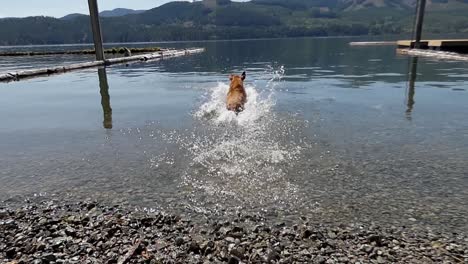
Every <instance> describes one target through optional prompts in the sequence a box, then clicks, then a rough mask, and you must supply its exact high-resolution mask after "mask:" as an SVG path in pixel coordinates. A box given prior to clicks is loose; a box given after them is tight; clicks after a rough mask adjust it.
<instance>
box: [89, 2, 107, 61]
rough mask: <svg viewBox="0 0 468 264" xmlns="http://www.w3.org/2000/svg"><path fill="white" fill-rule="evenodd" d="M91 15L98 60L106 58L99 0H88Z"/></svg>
mask: <svg viewBox="0 0 468 264" xmlns="http://www.w3.org/2000/svg"><path fill="white" fill-rule="evenodd" d="M88 5H89V17H90V18H91V28H92V30H93V40H94V49H95V50H96V60H98V61H102V60H104V49H103V48H102V32H101V24H100V23H99V9H98V4H97V0H88Z"/></svg>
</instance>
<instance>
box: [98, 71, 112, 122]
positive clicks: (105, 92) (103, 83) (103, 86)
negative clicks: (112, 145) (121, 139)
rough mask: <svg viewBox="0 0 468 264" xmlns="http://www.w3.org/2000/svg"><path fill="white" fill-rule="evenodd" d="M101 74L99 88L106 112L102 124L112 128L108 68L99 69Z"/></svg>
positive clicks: (103, 109) (103, 110)
mask: <svg viewBox="0 0 468 264" xmlns="http://www.w3.org/2000/svg"><path fill="white" fill-rule="evenodd" d="M98 75H99V90H100V93H101V105H102V112H103V113H104V121H103V122H102V124H103V125H104V128H106V129H111V128H112V108H111V105H110V95H109V83H108V82H107V72H106V68H99V69H98Z"/></svg>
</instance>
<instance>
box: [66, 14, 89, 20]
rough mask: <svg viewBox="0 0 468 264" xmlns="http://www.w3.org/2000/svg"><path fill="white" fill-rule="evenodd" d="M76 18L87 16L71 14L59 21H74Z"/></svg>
mask: <svg viewBox="0 0 468 264" xmlns="http://www.w3.org/2000/svg"><path fill="white" fill-rule="evenodd" d="M78 17H87V15H84V14H79V13H73V14H68V15H66V16H64V17H61V18H60V19H61V20H73V19H76V18H78Z"/></svg>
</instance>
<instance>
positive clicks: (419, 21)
mask: <svg viewBox="0 0 468 264" xmlns="http://www.w3.org/2000/svg"><path fill="white" fill-rule="evenodd" d="M425 9H426V0H418V7H417V12H416V24H415V25H414V26H415V30H416V31H415V35H414V40H415V41H414V48H415V49H419V48H420V46H421V35H422V28H423V22H424V12H425Z"/></svg>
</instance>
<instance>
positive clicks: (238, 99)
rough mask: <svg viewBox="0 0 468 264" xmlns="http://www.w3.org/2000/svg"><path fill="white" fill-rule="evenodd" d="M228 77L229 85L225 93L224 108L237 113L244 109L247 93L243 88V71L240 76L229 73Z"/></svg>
mask: <svg viewBox="0 0 468 264" xmlns="http://www.w3.org/2000/svg"><path fill="white" fill-rule="evenodd" d="M229 79H230V80H231V85H230V86H229V92H228V94H227V100H226V108H227V109H228V110H229V111H234V112H235V113H236V114H238V113H239V112H242V110H244V104H245V103H246V102H247V93H246V92H245V89H244V80H245V72H243V73H242V74H241V75H240V76H239V75H231V76H230V77H229Z"/></svg>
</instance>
